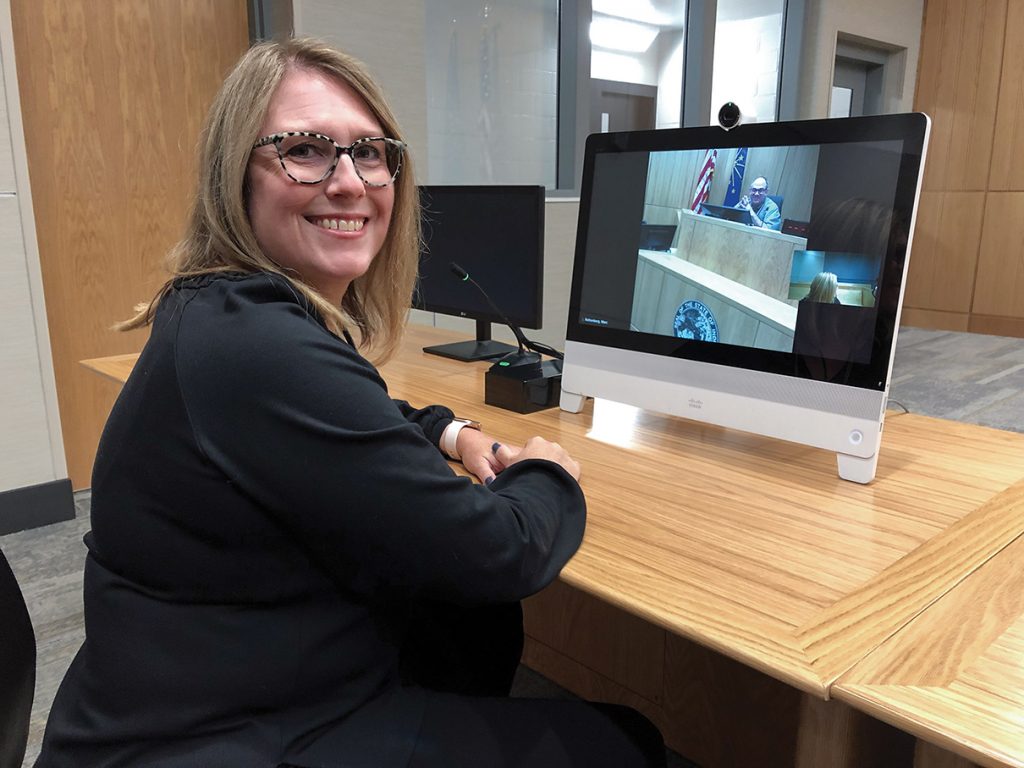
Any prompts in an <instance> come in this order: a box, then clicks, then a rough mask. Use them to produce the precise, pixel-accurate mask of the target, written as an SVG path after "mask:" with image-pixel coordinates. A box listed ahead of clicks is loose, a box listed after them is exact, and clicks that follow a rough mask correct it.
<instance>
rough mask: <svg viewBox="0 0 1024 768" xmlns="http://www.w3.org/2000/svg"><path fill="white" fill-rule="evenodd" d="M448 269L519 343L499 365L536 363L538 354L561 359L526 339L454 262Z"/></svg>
mask: <svg viewBox="0 0 1024 768" xmlns="http://www.w3.org/2000/svg"><path fill="white" fill-rule="evenodd" d="M448 267H449V269H451V271H452V274H453V275H455V276H456V277H457V278H459V280H461V281H462V282H464V283H469V284H471V285H472V286H473V287H474V288H476V289H477V290H478V291H479V292H480V295H481V296H483V297H484V301H486V302H487V305H488V306H489V307H490V308H491V309H492V310H493V312H494V314H496V315H497V316H498V317H500V318H501V321H502V322H503V323H505V325H507V326H508V327H509V329H510V330H511V331H512V334H513V335H514V336H515V337H516V341H517V342H518V343H519V352H518V353H512V354H509V355H506V356H505V357H504V358H502V361H501V362H500V363H499V364H501V365H505V366H508V365H521V364H523V363H536V362H539V360H540V355H539V353H544V354H545V355H550V356H551V357H554V358H557V359H559V360H561V359H562V353H561V352H559V351H558V350H557V349H553V348H552V347H549V346H548V345H547V344H541V343H539V342H535V341H530V340H529V339H528V338H526V334H524V333H523V331H522V329H521V328H520V327H519V326H518V325H516V324H515V323H513V322H512V321H511V320H509V319H508V316H507V315H506V314H505V313H504V312H502V311H501V308H500V307H499V306H498V305H497V304H495V303H494V301H493V300H492V299H491V297H490V296H488V295H487V291H485V290H484V289H483V288H482V287H481V286H480V283H478V282H477V281H476V280H474V279H473V278H472V277H471V276H470V274H469V272H467V271H466V270H465V269H463V268H462V267H460V266H459V265H458V264H456V263H455V262H454V261H452V262H449V263H448ZM527 350H529V351H527Z"/></svg>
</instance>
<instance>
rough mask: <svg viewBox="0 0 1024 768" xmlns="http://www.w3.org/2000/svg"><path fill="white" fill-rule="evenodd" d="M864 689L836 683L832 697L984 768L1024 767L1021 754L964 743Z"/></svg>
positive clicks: (962, 740) (960, 738) (965, 741)
mask: <svg viewBox="0 0 1024 768" xmlns="http://www.w3.org/2000/svg"><path fill="white" fill-rule="evenodd" d="M861 687H862V686H848V687H844V686H843V685H842V683H837V684H836V685H835V686H833V695H832V698H834V699H836V700H837V701H842V702H844V703H846V704H849V705H850V706H852V707H854V708H855V709H858V710H860V711H861V712H864V713H866V714H868V715H871V716H872V717H874V718H876V719H878V720H881V721H882V722H885V723H889V724H890V725H892V726H894V727H896V728H899V729H900V730H901V731H905V732H906V733H909V734H911V735H912V736H916V737H917V738H919V739H923V740H924V741H927V742H929V743H931V744H935V745H936V746H939V747H942V748H943V749H946V750H948V751H950V752H953V753H955V754H957V755H960V756H961V757H964V758H966V759H968V760H970V761H971V762H973V763H977V764H978V765H980V766H984V767H985V768H1007V766H1012V767H1013V768H1024V759H1022V757H1021V756H1020V755H1016V756H1014V755H1008V754H1005V753H1003V752H1000V751H998V750H994V749H986V748H985V746H984V745H983V744H978V743H975V742H974V741H967V740H965V739H964V737H963V735H962V734H957V735H956V736H950V735H947V733H946V732H945V731H943V730H940V729H938V728H937V727H935V726H932V725H930V724H929V723H928V722H926V721H925V720H923V719H921V718H919V717H913V716H908V715H907V714H905V713H902V712H897V711H896V710H894V709H892V708H890V707H887V706H885V705H884V704H882V703H880V702H879V701H878V700H877V699H876V698H875V697H873V696H869V695H866V694H863V693H861V692H860V690H859V689H860V688H861Z"/></svg>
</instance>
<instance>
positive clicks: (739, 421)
mask: <svg viewBox="0 0 1024 768" xmlns="http://www.w3.org/2000/svg"><path fill="white" fill-rule="evenodd" d="M927 137H928V118H927V117H926V116H925V115H921V114H905V115H881V116H874V117H862V118H849V119H840V120H809V121H800V122H789V123H759V124H753V125H742V126H739V127H738V128H735V129H733V130H731V131H728V132H726V131H723V130H721V129H719V128H717V127H714V128H711V127H708V128H681V129H672V130H662V131H636V132H629V133H607V134H596V135H593V136H590V137H589V138H588V140H587V147H586V155H585V159H584V167H583V168H584V170H583V183H582V187H581V196H580V217H579V225H578V228H577V235H576V238H577V239H576V255H575V261H574V264H573V277H572V293H571V297H570V303H569V318H568V327H567V331H566V345H565V361H564V367H563V373H562V395H561V405H562V408H563V409H565V410H569V411H579V410H580V409H581V408H582V407H583V401H584V400H585V399H586V398H587V397H601V398H608V399H611V400H618V401H620V402H625V403H629V404H632V405H637V406H640V407H644V408H650V409H652V410H659V411H663V412H667V413H673V414H675V415H679V416H687V417H690V418H693V419H697V420H700V421H706V422H711V423H714V424H718V425H721V426H725V427H730V428H737V429H743V430H746V431H750V432H756V433H759V434H763V435H768V436H772V437H779V438H782V439H786V440H792V441H795V442H800V443H805V444H807V445H814V446H818V447H822V448H827V449H830V450H834V451H835V452H836V455H837V457H838V462H839V474H840V476H841V477H843V478H846V479H850V480H855V481H857V482H868V481H870V479H871V478H872V477H874V472H875V467H876V463H877V459H878V446H879V444H880V439H881V425H882V420H883V418H884V412H885V402H886V396H887V390H888V384H889V375H890V370H891V366H892V357H893V349H894V345H895V339H896V333H897V326H898V323H899V313H900V306H901V302H902V297H903V287H904V282H905V272H906V263H907V257H908V252H909V249H910V242H911V234H912V231H913V221H914V215H915V211H916V207H917V201H918V194H919V190H920V181H921V175H922V173H923V167H924V150H925V146H926V145H927ZM657 224H666V225H674V226H675V233H674V236H673V241H672V243H671V245H670V246H669V248H668V249H667V250H666V249H652V248H650V247H645V245H646V243H647V240H646V235H645V230H646V228H647V227H650V226H651V225H657Z"/></svg>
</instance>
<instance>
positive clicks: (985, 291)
mask: <svg viewBox="0 0 1024 768" xmlns="http://www.w3.org/2000/svg"><path fill="white" fill-rule="evenodd" d="M1022 297H1024V192H990V193H989V194H988V196H987V201H986V204H985V222H984V225H983V227H982V237H981V250H980V252H979V254H978V277H977V283H976V286H975V291H974V304H973V306H972V307H971V311H972V312H977V313H979V314H985V315H1005V316H1011V317H1013V316H1016V317H1024V298H1022Z"/></svg>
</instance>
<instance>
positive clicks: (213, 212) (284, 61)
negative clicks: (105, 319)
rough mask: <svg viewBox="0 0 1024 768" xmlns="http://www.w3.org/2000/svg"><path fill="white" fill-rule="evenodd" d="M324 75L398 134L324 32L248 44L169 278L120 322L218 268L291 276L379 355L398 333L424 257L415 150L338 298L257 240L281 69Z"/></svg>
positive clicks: (374, 90)
mask: <svg viewBox="0 0 1024 768" xmlns="http://www.w3.org/2000/svg"><path fill="white" fill-rule="evenodd" d="M296 68H297V69H308V70H313V71H316V72H320V73H323V74H325V75H327V76H329V77H332V78H334V79H336V80H337V81H338V82H341V83H344V84H345V85H347V86H349V87H350V88H352V89H353V90H354V91H355V92H356V93H357V94H358V95H359V96H360V97H361V98H362V99H363V101H364V102H366V105H367V107H368V108H369V110H370V112H371V113H372V114H373V115H374V117H375V118H376V119H377V120H378V121H379V122H380V124H381V127H382V128H383V130H384V135H386V136H389V137H391V138H395V139H402V136H401V131H400V129H399V127H398V122H397V120H396V119H395V116H394V114H393V113H392V111H391V109H390V107H389V106H388V105H387V102H386V101H385V99H384V95H383V93H382V92H381V90H380V88H379V87H378V86H377V84H376V83H374V81H373V79H372V78H371V77H370V75H369V73H368V71H367V70H366V68H365V66H364V65H363V64H362V63H360V62H359V61H357V60H356V59H354V58H352V57H351V56H348V55H346V54H344V53H341V52H340V51H338V50H336V49H334V48H332V47H331V46H329V45H327V44H326V43H323V42H321V41H319V40H314V39H310V38H296V39H289V40H284V41H268V42H263V43H259V44H257V45H254V46H253V47H252V48H250V49H249V50H248V51H247V52H246V53H245V54H244V55H243V56H242V58H241V59H240V60H239V61H238V63H237V64H236V65H235V67H234V69H233V70H232V71H231V73H230V74H229V75H228V76H227V78H226V79H225V80H224V83H223V84H222V85H221V87H220V90H219V91H218V92H217V95H216V97H215V98H214V100H213V104H212V105H211V106H210V111H209V113H208V114H207V117H206V123H205V125H204V127H203V132H202V134H201V138H200V147H199V162H198V167H199V175H198V180H197V186H196V194H195V200H194V201H193V204H192V210H191V213H190V215H189V220H188V224H187V226H186V231H185V235H184V237H183V238H182V239H181V240H180V241H179V242H178V243H177V245H175V246H174V247H173V248H172V249H171V251H170V252H169V253H168V255H167V266H168V270H169V271H170V273H171V277H170V279H169V280H168V281H167V282H166V283H165V284H164V285H163V287H162V288H161V289H160V291H159V292H158V293H157V295H156V296H155V297H154V298H153V299H152V300H151V301H150V302H148V303H143V304H140V305H138V306H137V307H136V308H135V309H136V313H137V314H136V315H135V316H134V317H132V318H131V319H130V320H127V321H125V322H123V323H120V324H118V325H117V326H115V327H116V328H117V329H118V330H130V329H133V328H139V327H142V326H145V325H149V324H150V323H152V322H153V318H154V315H155V313H156V309H157V306H158V305H159V304H160V301H161V300H162V299H163V298H164V297H165V296H167V295H168V293H170V291H171V290H172V288H173V283H174V281H175V280H177V279H180V278H184V277H195V276H198V275H208V274H215V273H219V272H252V273H254V272H273V273H275V274H278V275H281V276H282V277H284V278H285V279H286V280H288V281H289V282H290V283H291V285H292V286H293V287H294V288H295V289H296V290H297V291H298V292H299V293H301V294H302V295H303V296H304V297H305V298H306V299H307V300H308V302H309V304H310V305H312V307H314V308H315V309H316V311H317V312H318V313H319V314H320V316H321V317H322V318H323V320H324V322H325V323H326V324H327V326H328V328H330V330H331V331H332V332H334V333H336V334H338V335H341V334H342V333H343V332H344V331H345V330H346V329H355V330H356V331H358V333H359V336H360V343H361V344H362V345H365V346H366V347H368V348H370V349H372V350H373V353H374V358H375V359H376V360H377V361H378V362H380V361H383V360H386V359H387V358H388V357H390V356H391V354H393V352H394V350H395V347H396V346H397V344H398V342H399V340H400V339H401V336H402V331H403V330H404V327H405V319H406V315H407V312H408V309H409V304H410V301H411V298H412V293H413V286H414V284H415V280H416V269H417V263H418V255H419V237H420V232H419V226H420V224H419V196H418V194H417V191H416V183H415V175H414V173H413V167H412V158H410V157H409V153H408V152H406V154H405V157H404V159H403V162H402V171H401V173H400V174H399V175H398V178H397V179H396V180H395V203H394V209H393V212H392V215H391V224H390V227H389V228H388V233H387V236H386V237H385V239H384V242H383V244H382V245H381V249H380V252H379V253H378V254H377V255H376V257H375V258H374V260H373V262H372V264H371V265H370V268H369V269H368V270H367V271H366V274H364V275H362V276H361V277H359V278H357V279H356V280H354V281H353V282H352V283H351V285H350V286H349V289H348V291H347V292H346V293H345V297H344V298H343V299H342V302H341V306H335V305H333V304H332V303H331V302H329V301H327V300H326V299H325V298H324V297H323V296H321V295H320V293H318V292H317V291H316V290H315V289H314V288H313V287H312V286H310V285H309V284H307V283H305V282H304V281H303V280H302V279H301V278H300V277H298V276H296V275H295V274H294V273H286V272H285V270H284V269H282V267H280V266H279V265H278V264H276V263H275V262H274V261H272V260H271V259H270V258H269V257H268V256H267V255H266V254H265V253H264V252H263V250H262V249H261V248H260V246H259V244H258V243H257V241H256V235H255V234H254V232H253V229H252V225H251V223H250V221H249V215H248V211H247V203H248V184H247V172H248V166H249V155H250V152H251V151H252V146H253V144H254V143H255V141H256V139H258V138H259V136H258V133H259V130H260V127H261V126H262V124H263V120H264V118H265V116H266V113H267V109H268V108H269V105H270V101H271V98H272V97H273V95H274V92H275V91H276V90H277V86H278V85H279V83H280V82H281V79H282V78H283V77H284V75H285V73H286V72H288V71H289V70H291V69H296Z"/></svg>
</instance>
